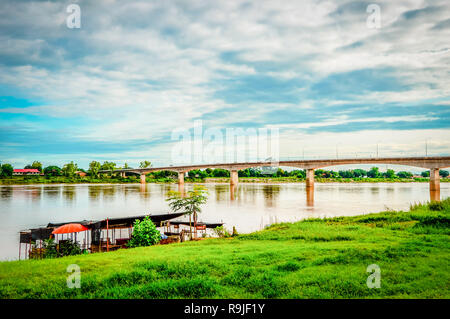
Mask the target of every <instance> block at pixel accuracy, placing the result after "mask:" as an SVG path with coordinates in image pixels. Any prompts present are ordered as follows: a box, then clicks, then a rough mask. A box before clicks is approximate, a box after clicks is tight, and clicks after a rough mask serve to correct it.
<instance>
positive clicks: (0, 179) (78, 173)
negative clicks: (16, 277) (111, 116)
mask: <svg viewBox="0 0 450 319" xmlns="http://www.w3.org/2000/svg"><path fill="white" fill-rule="evenodd" d="M150 166H151V163H150V162H148V161H145V162H142V163H141V165H140V168H147V167H150ZM25 168H35V169H38V170H39V171H40V172H41V175H16V176H14V175H13V167H12V166H11V165H9V164H3V165H0V185H1V184H3V185H14V184H65V183H71V184H82V183H139V182H140V176H138V175H137V174H133V173H128V176H126V177H122V176H120V174H119V173H115V172H114V170H115V169H116V164H115V163H113V162H104V163H103V164H100V163H99V162H96V161H93V162H91V163H90V164H89V170H87V171H85V170H83V169H81V168H78V165H77V164H75V163H73V162H71V163H68V164H66V165H64V166H63V168H59V167H57V166H48V167H46V168H44V169H43V168H42V164H41V163H40V162H37V161H35V162H33V164H31V165H27V166H25ZM123 168H130V167H128V165H126V164H125V165H124V167H123ZM100 170H107V171H110V172H109V173H99V171H100ZM314 173H315V180H316V182H319V183H328V182H338V183H339V182H340V183H351V182H352V183H378V182H388V183H393V182H403V183H406V182H428V181H429V172H428V171H424V172H422V173H421V176H413V174H412V173H410V172H405V171H400V172H395V171H394V170H392V169H388V170H386V172H380V171H379V169H378V167H372V168H371V169H370V170H368V171H366V170H363V169H354V170H341V171H338V172H335V171H332V170H323V169H317V170H315V172H314ZM238 175H239V181H240V182H241V183H274V182H275V183H296V182H302V181H304V180H305V177H306V172H305V171H304V170H298V169H295V170H291V171H286V170H283V169H281V168H278V169H277V170H276V171H275V172H273V173H271V174H264V172H263V171H262V170H261V169H258V168H247V169H244V170H239V171H238ZM440 175H441V177H442V179H441V182H449V181H450V179H449V178H448V176H449V172H448V171H446V170H441V171H440ZM229 177H230V172H229V171H228V170H225V169H210V168H207V169H205V170H198V169H196V170H191V171H189V172H188V176H187V177H186V178H185V181H186V182H194V183H204V182H229ZM177 180H178V175H177V173H176V172H172V171H156V172H151V173H149V174H147V176H146V182H147V183H176V182H177Z"/></svg>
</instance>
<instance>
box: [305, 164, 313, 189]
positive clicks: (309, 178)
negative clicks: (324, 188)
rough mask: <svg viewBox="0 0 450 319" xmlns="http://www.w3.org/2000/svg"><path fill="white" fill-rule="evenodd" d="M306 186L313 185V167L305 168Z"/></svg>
mask: <svg viewBox="0 0 450 319" xmlns="http://www.w3.org/2000/svg"><path fill="white" fill-rule="evenodd" d="M306 187H314V169H313V168H309V169H307V170H306Z"/></svg>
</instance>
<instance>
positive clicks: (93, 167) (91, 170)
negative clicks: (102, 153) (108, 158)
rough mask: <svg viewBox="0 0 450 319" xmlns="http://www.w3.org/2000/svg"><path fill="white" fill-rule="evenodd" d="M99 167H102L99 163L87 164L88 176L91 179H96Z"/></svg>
mask: <svg viewBox="0 0 450 319" xmlns="http://www.w3.org/2000/svg"><path fill="white" fill-rule="evenodd" d="M101 167H102V165H101V164H100V162H97V161H92V162H90V163H89V175H91V176H93V177H97V176H98V171H99V170H100V168H101Z"/></svg>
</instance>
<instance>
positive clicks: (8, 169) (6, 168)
mask: <svg viewBox="0 0 450 319" xmlns="http://www.w3.org/2000/svg"><path fill="white" fill-rule="evenodd" d="M1 171H2V172H1V175H2V177H9V176H12V174H13V172H14V168H13V167H12V165H11V164H3V165H2V169H1Z"/></svg>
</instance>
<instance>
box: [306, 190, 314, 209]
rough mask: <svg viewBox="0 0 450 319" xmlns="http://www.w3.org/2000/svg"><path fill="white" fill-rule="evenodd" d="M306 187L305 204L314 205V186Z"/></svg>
mask: <svg viewBox="0 0 450 319" xmlns="http://www.w3.org/2000/svg"><path fill="white" fill-rule="evenodd" d="M305 188H306V206H308V207H313V206H314V186H310V187H305Z"/></svg>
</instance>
